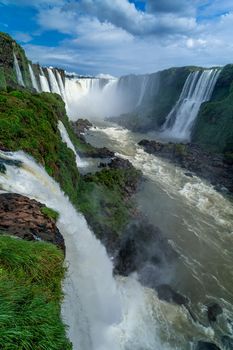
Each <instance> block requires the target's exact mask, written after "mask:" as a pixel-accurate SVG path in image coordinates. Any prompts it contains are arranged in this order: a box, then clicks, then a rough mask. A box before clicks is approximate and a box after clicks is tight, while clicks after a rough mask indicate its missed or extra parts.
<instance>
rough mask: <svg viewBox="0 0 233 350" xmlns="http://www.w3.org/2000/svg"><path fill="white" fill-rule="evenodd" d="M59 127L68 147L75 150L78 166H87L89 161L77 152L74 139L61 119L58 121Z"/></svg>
mask: <svg viewBox="0 0 233 350" xmlns="http://www.w3.org/2000/svg"><path fill="white" fill-rule="evenodd" d="M58 129H59V131H60V134H61V138H62V141H63V142H64V143H65V144H66V145H67V147H68V148H70V149H71V150H72V151H73V152H74V155H75V159H76V165H77V167H78V168H80V167H85V166H86V165H87V162H86V161H85V160H82V159H81V158H80V157H79V155H78V154H77V152H76V149H75V147H74V145H73V143H72V141H71V140H70V137H69V135H68V132H67V130H66V128H65V126H64V124H63V123H62V122H61V121H60V120H59V122H58Z"/></svg>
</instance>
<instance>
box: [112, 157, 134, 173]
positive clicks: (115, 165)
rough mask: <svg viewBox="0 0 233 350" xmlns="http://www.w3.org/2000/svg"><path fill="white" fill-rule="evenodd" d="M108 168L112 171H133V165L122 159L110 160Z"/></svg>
mask: <svg viewBox="0 0 233 350" xmlns="http://www.w3.org/2000/svg"><path fill="white" fill-rule="evenodd" d="M108 166H109V168H112V169H123V170H125V169H133V168H134V167H133V165H132V164H131V163H130V161H129V160H128V159H123V158H120V157H115V158H113V159H112V160H111V162H110V163H109V164H108Z"/></svg>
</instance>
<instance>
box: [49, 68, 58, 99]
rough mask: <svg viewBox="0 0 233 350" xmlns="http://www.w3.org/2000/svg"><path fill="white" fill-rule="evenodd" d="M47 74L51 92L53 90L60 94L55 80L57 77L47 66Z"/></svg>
mask: <svg viewBox="0 0 233 350" xmlns="http://www.w3.org/2000/svg"><path fill="white" fill-rule="evenodd" d="M47 71H48V74H49V83H50V86H51V92H54V93H56V94H58V95H61V91H60V88H59V85H58V82H57V79H56V77H55V75H54V73H53V71H52V69H51V68H47Z"/></svg>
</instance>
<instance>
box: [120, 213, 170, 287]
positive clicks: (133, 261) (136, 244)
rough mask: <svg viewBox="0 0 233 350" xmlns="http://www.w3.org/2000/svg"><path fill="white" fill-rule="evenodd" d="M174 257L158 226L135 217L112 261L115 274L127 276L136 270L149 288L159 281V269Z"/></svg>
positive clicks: (166, 266)
mask: <svg viewBox="0 0 233 350" xmlns="http://www.w3.org/2000/svg"><path fill="white" fill-rule="evenodd" d="M176 259H177V253H176V252H175V251H174V250H173V249H172V247H171V246H170V245H169V243H168V241H167V239H166V238H165V237H164V236H163V235H162V233H161V232H160V231H159V229H158V228H156V227H154V226H153V225H151V224H149V223H148V222H146V221H145V219H141V220H134V221H133V222H131V223H130V224H129V225H128V226H127V228H126V229H125V231H124V233H123V236H122V239H121V242H120V248H119V252H118V255H117V257H116V261H115V273H118V274H121V275H124V276H127V275H129V274H130V273H132V272H135V271H137V272H138V275H139V279H140V281H141V282H142V283H143V284H144V285H146V286H149V287H151V288H156V286H157V285H159V284H160V283H161V281H160V277H161V271H163V269H165V268H166V269H167V268H168V266H169V265H170V264H173V262H174V261H175V260H176Z"/></svg>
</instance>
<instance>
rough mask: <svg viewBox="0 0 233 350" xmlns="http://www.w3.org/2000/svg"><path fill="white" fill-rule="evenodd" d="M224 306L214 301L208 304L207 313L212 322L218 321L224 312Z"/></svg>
mask: <svg viewBox="0 0 233 350" xmlns="http://www.w3.org/2000/svg"><path fill="white" fill-rule="evenodd" d="M222 312H223V311H222V308H221V306H220V305H219V304H217V303H213V304H211V305H208V310H207V315H208V320H209V321H210V322H216V320H217V317H218V316H219V315H221V314H222Z"/></svg>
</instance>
